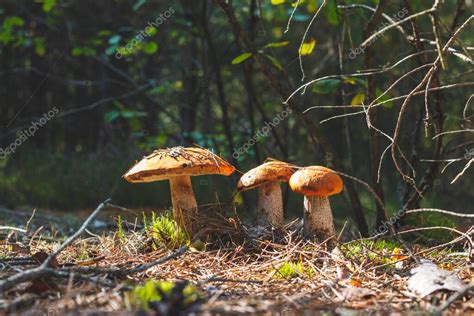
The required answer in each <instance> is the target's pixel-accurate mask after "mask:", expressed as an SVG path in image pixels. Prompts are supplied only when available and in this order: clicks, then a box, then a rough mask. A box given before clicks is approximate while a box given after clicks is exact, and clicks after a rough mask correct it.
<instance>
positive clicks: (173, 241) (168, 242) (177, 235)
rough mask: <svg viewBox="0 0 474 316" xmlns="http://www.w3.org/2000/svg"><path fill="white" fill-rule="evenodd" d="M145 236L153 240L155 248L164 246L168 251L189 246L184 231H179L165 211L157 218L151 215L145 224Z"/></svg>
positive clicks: (168, 213)
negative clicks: (148, 221) (149, 220)
mask: <svg viewBox="0 0 474 316" xmlns="http://www.w3.org/2000/svg"><path fill="white" fill-rule="evenodd" d="M145 223H146V217H145V221H144V226H146V228H145V229H146V232H147V234H148V235H149V236H150V237H151V238H152V239H153V242H154V243H155V246H157V245H164V246H165V247H167V248H170V249H176V248H179V247H181V246H184V245H189V243H190V241H189V238H188V236H187V235H186V233H185V231H184V230H182V229H180V227H179V226H178V224H177V223H176V221H175V220H174V219H173V216H172V215H171V213H170V212H168V211H166V212H164V213H163V214H161V215H159V216H157V215H156V213H155V212H152V213H151V222H150V223H149V225H148V224H146V225H145Z"/></svg>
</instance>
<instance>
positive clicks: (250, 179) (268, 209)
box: [237, 160, 298, 227]
mask: <svg viewBox="0 0 474 316" xmlns="http://www.w3.org/2000/svg"><path fill="white" fill-rule="evenodd" d="M297 169H298V167H297V166H295V165H292V164H289V163H286V162H282V161H277V160H272V161H269V162H266V163H264V164H262V165H260V166H258V167H256V168H253V169H251V170H249V171H247V172H246V173H245V174H244V175H243V176H242V177H241V178H240V180H239V182H238V183H237V190H239V191H244V190H249V189H253V188H256V187H258V209H257V220H258V224H260V225H268V224H271V225H273V226H275V227H281V226H283V224H284V219H283V200H282V194H281V187H280V182H288V180H289V179H290V177H291V175H292V174H293V173H294V172H295V171H296V170H297Z"/></svg>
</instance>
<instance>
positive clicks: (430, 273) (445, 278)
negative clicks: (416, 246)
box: [408, 260, 464, 297]
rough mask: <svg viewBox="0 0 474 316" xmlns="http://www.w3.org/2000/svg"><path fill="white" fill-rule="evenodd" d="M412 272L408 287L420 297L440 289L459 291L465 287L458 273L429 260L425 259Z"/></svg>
mask: <svg viewBox="0 0 474 316" xmlns="http://www.w3.org/2000/svg"><path fill="white" fill-rule="evenodd" d="M410 273H411V274H413V275H412V276H411V277H410V279H408V289H409V290H410V291H411V292H413V293H415V294H417V295H418V296H419V297H425V296H427V295H429V294H431V293H433V292H436V291H439V290H449V291H454V292H459V291H462V290H463V289H464V283H463V282H462V281H461V280H460V279H459V278H458V277H457V276H456V275H454V274H453V273H452V272H449V271H446V270H442V269H440V268H438V267H437V266H436V264H434V263H433V262H431V261H429V260H423V261H422V263H421V264H420V265H419V266H418V267H416V268H413V269H411V271H410Z"/></svg>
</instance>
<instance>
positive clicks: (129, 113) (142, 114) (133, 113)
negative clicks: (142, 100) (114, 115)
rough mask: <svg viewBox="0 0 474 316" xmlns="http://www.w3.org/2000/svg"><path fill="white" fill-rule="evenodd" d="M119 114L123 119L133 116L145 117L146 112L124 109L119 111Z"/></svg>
mask: <svg viewBox="0 0 474 316" xmlns="http://www.w3.org/2000/svg"><path fill="white" fill-rule="evenodd" d="M120 115H121V116H122V117H123V118H125V119H129V118H135V117H145V116H147V115H148V114H147V113H146V112H138V111H127V110H124V111H121V112H120Z"/></svg>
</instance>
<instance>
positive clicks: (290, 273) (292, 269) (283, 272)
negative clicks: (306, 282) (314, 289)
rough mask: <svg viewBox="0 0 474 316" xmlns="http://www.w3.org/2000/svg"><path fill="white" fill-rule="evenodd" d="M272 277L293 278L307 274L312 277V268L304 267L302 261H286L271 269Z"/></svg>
mask: <svg viewBox="0 0 474 316" xmlns="http://www.w3.org/2000/svg"><path fill="white" fill-rule="evenodd" d="M273 271H274V277H276V278H284V279H293V278H296V277H298V276H307V277H310V278H311V277H313V276H314V274H315V273H314V270H313V269H312V268H310V267H309V268H305V267H304V266H303V263H302V262H299V261H298V262H289V261H286V262H284V263H283V264H282V265H280V266H279V267H278V268H275V269H273Z"/></svg>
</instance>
